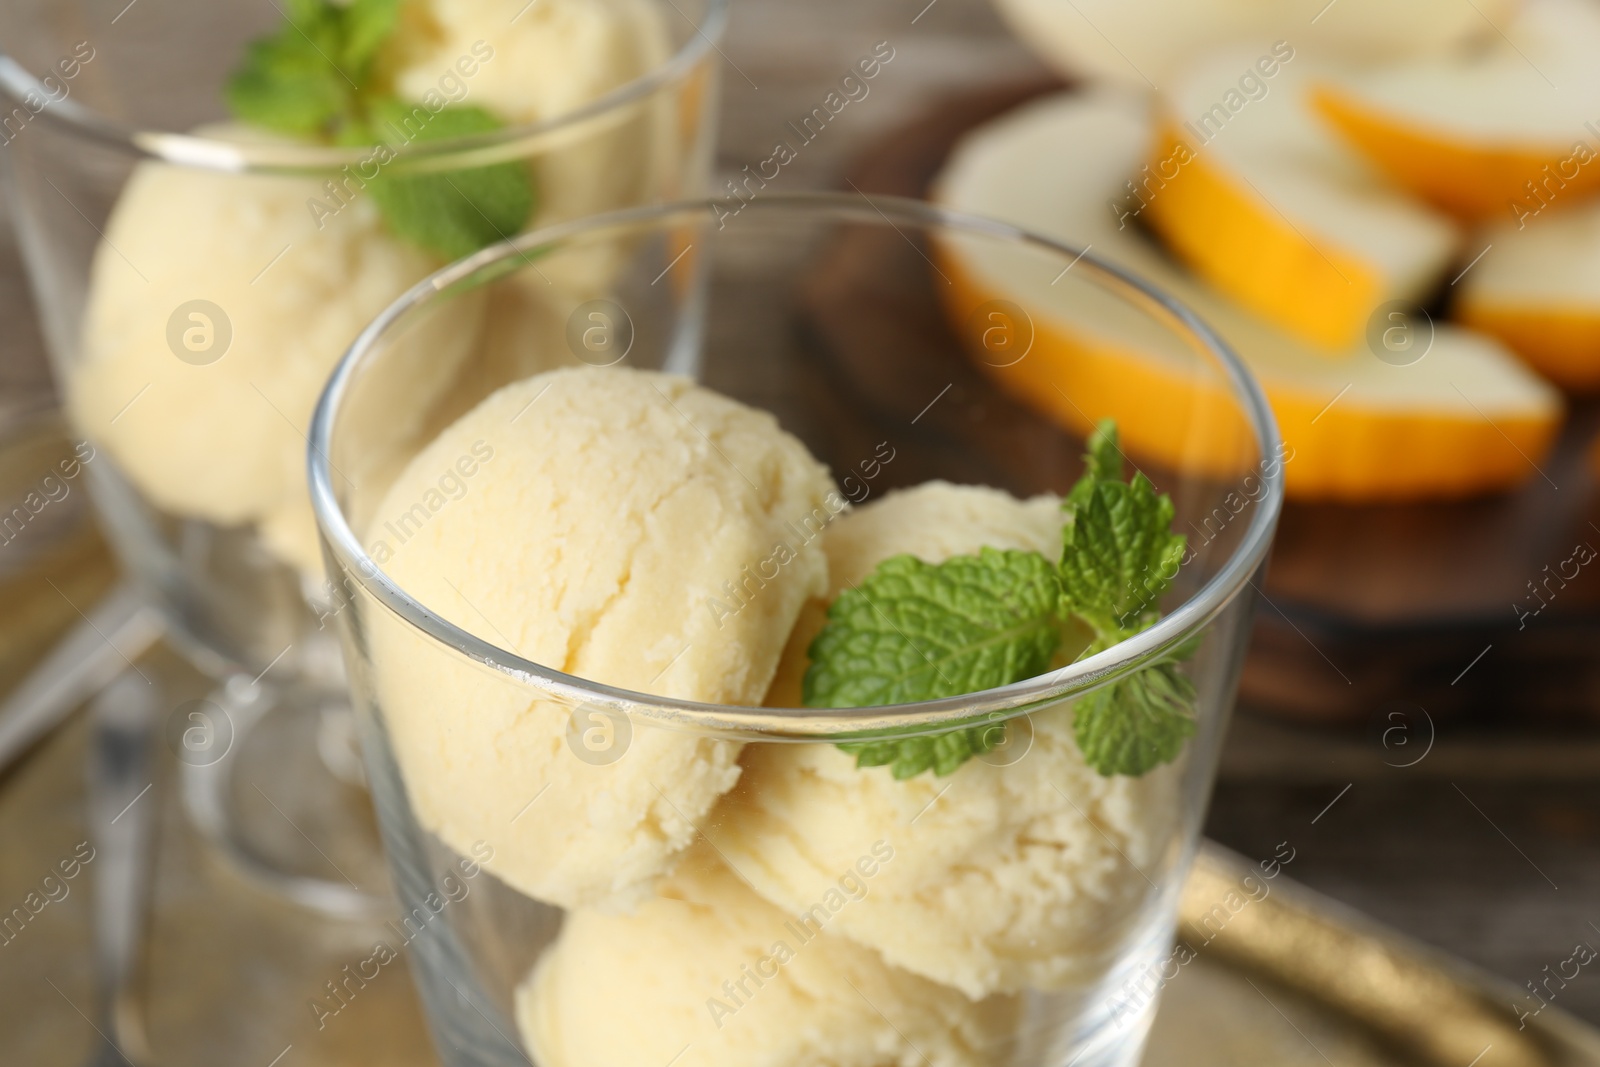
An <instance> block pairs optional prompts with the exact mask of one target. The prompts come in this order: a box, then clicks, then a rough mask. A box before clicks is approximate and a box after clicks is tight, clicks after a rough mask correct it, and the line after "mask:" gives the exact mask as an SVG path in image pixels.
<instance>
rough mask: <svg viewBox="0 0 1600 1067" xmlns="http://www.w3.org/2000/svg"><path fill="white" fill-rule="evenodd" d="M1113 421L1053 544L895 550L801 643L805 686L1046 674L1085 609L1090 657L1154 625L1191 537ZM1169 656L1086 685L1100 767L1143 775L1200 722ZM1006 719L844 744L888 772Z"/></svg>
mask: <svg viewBox="0 0 1600 1067" xmlns="http://www.w3.org/2000/svg"><path fill="white" fill-rule="evenodd" d="M1121 476H1122V453H1121V451H1120V450H1119V449H1118V447H1117V428H1116V424H1115V423H1113V422H1111V421H1109V420H1108V421H1106V422H1102V423H1101V424H1100V425H1099V426H1098V427H1097V428H1096V429H1095V432H1094V433H1093V434H1092V435H1091V436H1090V438H1089V442H1088V453H1087V454H1086V455H1085V456H1084V473H1083V476H1082V477H1081V478H1080V479H1079V480H1078V482H1077V484H1075V485H1074V486H1073V487H1072V489H1071V490H1070V491H1069V492H1068V494H1067V496H1066V498H1065V499H1063V501H1062V512H1063V516H1064V519H1065V523H1064V526H1063V528H1062V535H1061V536H1062V554H1061V559H1060V561H1059V562H1058V563H1051V561H1049V560H1048V559H1046V558H1045V557H1044V556H1043V555H1040V554H1039V553H1037V552H1018V551H999V550H997V549H993V548H984V549H982V550H980V551H979V552H978V554H977V555H968V556H953V557H951V558H950V559H947V560H945V561H944V562H943V563H939V564H929V563H924V562H922V561H921V560H918V559H916V558H914V557H912V556H894V557H892V558H890V559H886V560H884V561H883V562H882V563H880V564H878V566H877V569H875V570H874V571H873V572H872V574H871V575H869V576H868V577H867V579H866V580H865V581H863V582H862V583H861V585H860V586H858V587H856V588H853V589H850V590H848V591H846V592H844V593H842V594H840V596H839V598H838V599H837V600H836V601H835V602H834V603H833V605H832V606H831V607H829V609H828V621H827V624H826V625H825V626H824V627H823V628H822V631H821V632H820V633H819V634H818V635H817V637H816V639H815V640H813V641H812V643H811V647H810V649H809V650H808V651H809V653H810V656H811V665H810V667H809V668H808V669H807V671H806V677H805V682H804V687H803V690H804V700H805V703H806V704H807V705H808V706H810V707H828V708H851V707H866V706H869V705H879V704H899V703H906V702H910V701H919V700H933V699H938V698H941V697H951V696H960V695H962V694H964V693H973V692H978V691H980V690H983V689H992V688H996V687H998V686H1002V685H1009V684H1011V683H1013V682H1019V681H1022V680H1024V679H1026V678H1031V677H1034V676H1035V675H1038V674H1042V673H1044V672H1045V671H1046V670H1048V669H1049V667H1050V664H1051V661H1052V660H1053V659H1054V658H1055V656H1056V655H1057V653H1058V652H1059V650H1060V647H1061V643H1062V640H1063V633H1064V632H1065V631H1066V630H1067V628H1068V627H1069V626H1071V625H1073V622H1072V620H1073V619H1078V620H1081V622H1082V623H1083V624H1086V625H1088V626H1089V627H1090V628H1091V629H1092V630H1093V631H1094V639H1093V640H1092V641H1091V642H1090V643H1089V646H1088V648H1086V649H1085V650H1084V653H1083V655H1090V654H1092V653H1095V652H1100V651H1103V650H1104V649H1107V648H1110V647H1112V646H1113V645H1115V644H1117V643H1118V642H1119V641H1123V640H1125V639H1127V638H1129V637H1131V636H1133V635H1134V634H1136V633H1139V632H1140V631H1142V630H1144V629H1147V628H1148V627H1150V626H1152V625H1154V624H1155V622H1156V621H1157V620H1158V619H1159V618H1160V617H1161V615H1160V611H1159V609H1158V608H1157V606H1156V605H1157V602H1158V601H1159V599H1160V596H1161V594H1162V593H1164V592H1165V591H1166V590H1167V589H1168V588H1169V587H1170V586H1171V584H1172V579H1173V577H1174V576H1175V575H1176V574H1177V571H1178V566H1179V564H1180V562H1181V560H1182V556H1183V549H1184V544H1185V538H1184V537H1183V535H1181V534H1175V533H1173V532H1172V520H1173V506H1172V500H1171V498H1170V497H1168V496H1166V495H1165V494H1158V493H1157V492H1156V490H1155V486H1153V485H1152V484H1151V483H1150V480H1149V479H1148V478H1146V477H1145V476H1144V475H1143V474H1140V473H1135V474H1134V476H1133V478H1132V479H1130V480H1129V481H1126V482H1124V481H1122V480H1121ZM1194 648H1195V642H1192V641H1191V642H1186V643H1185V644H1184V645H1183V646H1182V647H1181V648H1180V649H1176V650H1173V651H1171V652H1169V653H1168V654H1167V656H1166V658H1165V659H1164V660H1163V661H1161V662H1158V663H1156V664H1153V665H1151V666H1148V667H1146V668H1144V669H1142V670H1140V671H1138V672H1137V673H1135V674H1132V675H1129V676H1127V677H1125V678H1122V679H1120V680H1119V681H1117V682H1115V683H1113V684H1112V685H1110V686H1107V687H1106V688H1104V689H1101V690H1098V691H1096V692H1094V693H1091V694H1089V695H1088V696H1086V697H1083V698H1081V699H1080V700H1079V701H1078V703H1077V707H1076V710H1075V714H1074V721H1073V733H1074V738H1075V740H1076V741H1077V744H1078V747H1079V749H1080V750H1081V751H1082V752H1083V755H1084V759H1085V760H1086V761H1087V762H1088V763H1089V765H1090V766H1092V767H1094V768H1095V769H1096V770H1097V771H1099V772H1100V773H1101V774H1104V775H1113V774H1129V775H1140V774H1144V773H1145V772H1147V771H1149V770H1150V769H1151V768H1153V767H1156V766H1159V765H1160V764H1162V763H1166V762H1168V761H1169V760H1172V759H1174V758H1175V757H1176V756H1177V755H1178V753H1180V752H1181V751H1182V750H1183V746H1184V743H1185V742H1186V741H1187V740H1188V738H1190V737H1191V736H1193V734H1194V731H1195V721H1194V711H1193V708H1194V700H1195V691H1194V686H1193V685H1192V684H1191V683H1190V682H1189V680H1188V679H1187V678H1185V677H1184V676H1183V675H1182V674H1181V673H1179V671H1178V668H1177V665H1176V663H1175V662H1174V661H1175V660H1177V659H1182V658H1187V657H1188V656H1189V655H1192V654H1193V652H1194ZM1005 729H1006V727H1005V724H1004V723H997V722H983V723H979V724H974V725H961V726H957V727H955V728H952V729H949V730H946V731H945V732H943V733H938V734H934V735H928V736H916V737H905V736H895V735H894V734H893V733H891V734H890V735H889V736H880V737H874V738H872V739H871V740H867V741H844V742H839V747H840V748H841V749H843V750H844V751H845V752H848V753H850V754H852V755H854V756H855V757H856V766H858V767H880V766H888V767H889V768H890V771H891V773H892V774H893V775H894V777H896V778H910V777H913V776H915V775H918V774H921V773H922V772H923V771H926V770H932V771H933V772H934V773H935V774H937V775H941V776H943V775H948V774H951V773H953V772H954V771H955V770H956V768H958V767H960V766H961V765H962V764H963V763H965V762H966V761H967V760H968V759H970V758H971V757H973V756H974V755H979V754H982V753H984V752H988V751H989V750H991V749H993V748H994V747H995V746H996V745H998V744H999V743H1000V742H1001V741H1002V740H1003V739H1004V738H1005Z"/></svg>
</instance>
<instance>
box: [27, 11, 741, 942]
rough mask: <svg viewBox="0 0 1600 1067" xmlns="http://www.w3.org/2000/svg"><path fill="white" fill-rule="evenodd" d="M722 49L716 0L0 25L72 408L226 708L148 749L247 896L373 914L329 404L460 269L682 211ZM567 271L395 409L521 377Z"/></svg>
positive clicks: (107, 493) (32, 254)
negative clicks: (419, 304)
mask: <svg viewBox="0 0 1600 1067" xmlns="http://www.w3.org/2000/svg"><path fill="white" fill-rule="evenodd" d="M112 16H115V17H114V18H113V17H112ZM725 16H726V8H725V4H724V2H723V0H703V2H702V0H696V2H694V3H687V4H684V3H677V2H667V3H662V2H660V0H541V3H539V4H537V5H533V4H528V3H526V2H525V0H517V2H512V0H482V2H477V3H471V4H452V3H447V2H440V0H404V2H403V3H399V4H394V3H381V2H380V3H373V2H369V0H359V2H356V3H349V4H345V3H329V2H324V0H296V2H295V3H291V4H288V5H278V4H265V5H258V4H242V3H216V2H212V0H204V2H201V0H183V2H180V3H177V4H162V5H156V6H149V5H129V7H128V9H127V10H124V11H122V12H121V13H120V14H119V13H117V12H115V11H112V12H109V13H107V12H106V11H104V10H103V9H102V8H100V7H98V6H97V5H93V4H80V3H77V2H75V0H74V2H67V3H61V2H56V0H49V2H44V0H22V2H19V3H17V4H12V5H8V8H7V10H6V11H5V12H4V13H0V40H3V41H4V49H5V52H4V54H0V99H3V100H4V101H5V108H4V110H5V112H6V122H7V124H6V126H5V128H4V130H3V131H0V138H3V139H4V140H5V142H6V144H5V152H4V160H3V162H4V166H5V176H6V178H7V185H8V192H9V194H10V196H11V204H12V208H13V210H12V215H13V217H14V218H15V220H16V223H17V228H18V231H19V236H20V239H21V244H22V247H23V251H24V253H25V256H26V259H27V263H28V267H29V270H30V274H31V277H32V281H33V285H34V290H35V293H36V295H37V297H38V304H39V310H40V317H41V320H42V322H43V324H44V327H45V332H46V335H47V338H48V340H49V342H50V347H51V350H52V355H53V358H54V364H55V369H56V372H57V379H58V382H59V384H60V389H61V393H62V395H63V398H64V401H65V404H66V407H67V409H68V413H69V416H70V418H71V421H72V423H73V425H74V428H75V430H76V431H77V432H78V433H79V434H81V435H83V437H84V438H86V439H87V440H88V441H89V442H90V443H91V444H92V445H93V446H94V448H93V454H94V455H95V457H96V458H95V459H94V461H93V462H92V463H89V464H87V465H86V469H87V470H88V472H89V479H90V482H91V487H92V491H93V494H94V498H95V501H96V503H97V505H98V506H99V510H100V511H101V513H102V514H103V516H104V519H105V525H106V527H107V531H108V533H109V535H110V540H111V541H112V543H113V545H114V546H115V548H116V549H117V551H118V554H119V555H120V557H121V559H122V561H123V563H124V565H125V567H126V569H127V570H128V571H129V572H130V574H131V576H132V577H133V578H134V579H135V580H136V581H137V582H138V583H139V584H140V585H141V586H142V587H144V589H146V590H147V591H148V592H149V593H150V594H151V596H152V598H153V599H154V600H155V601H156V602H157V603H158V604H159V606H160V607H161V609H162V612H163V615H164V617H165V620H166V624H167V628H168V631H169V632H170V633H171V634H172V635H173V636H174V638H175V639H176V640H177V641H178V643H179V644H180V645H182V647H183V648H184V649H185V651H186V652H187V653H188V654H189V655H190V657H191V658H192V659H193V660H194V661H195V663H196V664H197V665H199V666H200V667H201V668H202V669H204V670H206V671H207V672H208V673H210V674H212V675H213V676H215V677H216V678H217V679H218V681H219V682H220V683H222V684H221V685H220V686H219V688H218V690H217V692H216V693H215V694H213V696H212V697H211V698H210V699H209V700H208V701H206V702H204V703H203V704H201V705H197V706H195V707H192V708H184V709H174V711H173V714H172V716H171V721H170V723H169V726H170V729H169V730H168V731H167V732H168V739H169V741H170V742H171V744H172V747H173V749H174V751H175V752H176V754H177V755H178V757H179V759H180V761H181V763H182V771H183V783H184V796H185V799H186V801H187V802H188V807H189V810H190V812H191V814H192V815H193V816H194V817H195V819H196V820H197V822H198V823H199V825H200V826H201V828H202V829H203V830H205V831H206V832H207V834H208V835H209V836H210V837H211V838H212V840H213V841H214V842H215V843H217V844H218V845H219V846H220V847H221V849H222V850H223V851H224V853H225V854H226V855H228V856H230V857H231V858H232V859H234V860H235V861H236V862H237V864H238V865H239V866H240V867H241V868H243V869H244V870H245V871H246V872H248V873H249V874H251V875H253V876H254V877H255V878H256V879H258V880H259V881H261V882H263V883H265V884H267V885H270V886H271V887H273V888H275V889H277V890H280V891H282V892H285V893H288V894H289V895H291V896H293V897H295V898H296V899H299V900H301V901H302V902H304V903H307V904H310V905H313V906H316V907H318V908H321V909H323V910H327V911H331V912H336V913H344V914H351V913H368V914H370V913H372V912H373V911H374V910H375V909H381V908H383V907H386V906H387V903H386V899H385V897H386V894H385V893H384V889H383V881H384V878H383V873H382V860H381V856H380V854H379V850H378V849H377V847H376V843H375V840H374V833H373V829H372V827H371V817H370V814H369V813H368V812H369V806H368V805H367V803H366V801H365V798H364V796H363V795H362V794H361V792H360V788H359V780H360V775H361V767H360V760H359V757H358V755H357V754H356V750H355V747H354V742H353V730H352V729H351V728H350V725H349V724H350V718H349V715H348V710H347V702H346V697H345V686H344V682H343V678H342V665H341V661H340V657H339V655H338V650H337V645H336V642H335V641H334V640H333V639H332V634H331V630H330V629H329V626H328V624H329V621H330V620H331V617H332V616H331V612H332V610H333V606H332V603H331V602H330V599H329V595H328V593H329V590H328V587H327V585H326V583H325V580H324V575H323V574H322V563H321V558H320V552H319V549H318V547H317V538H316V531H315V525H314V522H313V520H312V517H311V512H310V505H309V501H308V499H307V497H306V492H305V483H304V470H303V468H304V463H303V452H304V448H305V434H306V432H307V430H308V427H309V420H310V414H311V408H312V406H313V404H314V402H315V400H316V396H317V394H318V392H319V391H320V389H321V387H322V384H323V382H324V381H325V379H326V377H327V374H328V372H329V371H330V370H331V369H332V367H333V365H334V363H335V362H336V361H337V359H338V357H339V355H340V353H342V352H343V350H344V349H345V347H346V346H348V344H349V343H350V341H351V340H352V338H353V337H354V335H355V334H356V332H357V331H358V330H359V329H360V328H361V326H362V325H364V324H365V323H366V321H368V320H369V319H370V318H371V317H372V315H374V314H376V313H377V312H378V311H379V310H380V309H381V308H382V307H383V306H384V305H385V304H387V303H388V302H389V301H391V300H393V299H394V298H395V297H397V296H398V295H399V294H401V293H402V292H404V291H405V290H406V289H407V288H408V287H409V286H410V285H412V284H414V283H415V282H416V281H417V280H418V279H420V278H422V277H424V276H426V275H427V274H428V273H429V272H431V271H433V270H435V269H437V268H439V267H440V266H442V265H443V264H445V263H447V262H448V261H450V260H451V259H454V258H456V257H457V256H459V255H461V254H464V251H465V250H468V249H470V248H472V247H481V246H482V245H483V244H486V243H490V242H492V241H495V240H498V239H500V238H501V237H504V236H507V235H509V234H514V233H516V232H519V231H520V230H522V229H524V228H532V227H534V226H539V225H548V224H550V223H553V222H556V221H560V220H563V219H568V218H573V217H577V216H581V215H587V214H592V213H595V212H599V211H605V210H611V209H615V208H618V207H623V206H627V205H632V204H640V203H653V202H660V201H663V200H671V199H677V198H680V197H682V196H685V195H695V194H698V193H700V192H701V191H703V189H704V184H705V174H706V169H707V167H708V161H709V152H710V148H711V144H712V142H713V140H714V135H713V123H712V120H711V114H712V113H711V105H712V101H713V100H714V98H715V96H716V71H717V66H716V60H717V56H716V53H715V41H716V40H717V39H718V37H720V35H721V33H722V28H723V25H724V22H725ZM108 22H114V23H115V26H114V28H110V29H108V30H107V31H106V32H104V33H101V32H97V31H95V29H94V28H95V27H96V26H104V25H106V24H107V23H108ZM80 38H81V39H80ZM224 115H226V116H227V118H226V120H224V119H223V116H224ZM19 116H20V117H19ZM574 269H575V270H577V271H578V273H576V274H572V273H569V274H564V275H560V276H557V275H555V274H553V273H551V272H546V274H545V276H544V277H542V278H539V277H535V276H534V275H532V274H530V275H529V280H530V281H533V282H535V283H537V288H533V287H529V286H523V287H521V288H518V287H502V288H501V289H500V290H499V291H498V293H497V298H496V301H495V303H494V304H493V306H490V305H489V304H487V303H485V302H481V301H480V302H479V303H477V304H476V305H474V306H473V307H472V308H471V309H470V315H468V316H467V317H466V318H465V319H462V320H459V321H457V322H455V323H453V324H452V329H451V331H450V332H449V333H448V334H446V335H441V336H439V337H437V338H434V339H432V340H431V341H430V342H429V343H428V344H426V345H425V346H423V347H422V348H419V350H418V352H417V353H416V359H415V360H414V362H413V363H412V364H411V374H412V377H411V379H410V381H409V382H408V385H407V391H408V392H409V393H410V394H412V395H413V396H414V395H415V394H417V393H426V394H428V395H429V396H431V397H435V398H438V397H440V396H442V395H443V394H444V393H445V392H447V391H448V390H449V389H450V388H451V387H452V383H453V381H454V380H455V378H456V377H457V376H458V375H459V374H462V373H464V372H466V370H467V366H466V365H467V364H469V363H471V362H472V361H473V360H474V359H478V358H482V359H484V360H488V361H490V362H492V361H493V360H495V359H499V358H505V359H514V358H515V356H514V355H512V353H515V352H519V351H521V350H522V349H523V348H524V346H523V345H522V344H521V341H520V338H521V337H522V336H523V334H524V333H526V332H527V331H530V330H537V329H539V328H540V326H541V324H542V323H543V322H544V321H545V320H546V319H548V318H549V317H550V316H552V315H556V314H558V312H557V311H556V310H555V306H556V305H558V304H561V303H562V302H563V301H564V300H566V299H568V298H569V297H570V298H571V299H572V300H573V301H575V302H581V301H582V300H584V299H588V298H590V297H592V296H597V295H603V293H604V291H605V290H606V287H607V285H608V284H609V283H608V282H607V280H606V275H607V272H608V271H609V270H610V269H612V268H611V266H610V265H608V264H606V263H604V262H600V261H598V260H590V261H587V262H585V263H583V264H581V265H577V266H575V267H574ZM558 292H559V293H560V294H561V296H559V297H552V296H550V294H552V293H558ZM559 313H562V314H564V311H563V312H559ZM409 428H410V427H407V426H406V425H404V424H403V422H402V421H401V417H400V416H399V414H398V409H397V418H396V421H395V430H396V432H397V433H402V434H403V433H404V432H406V431H407V430H408V429H409ZM330 771H331V772H332V773H330Z"/></svg>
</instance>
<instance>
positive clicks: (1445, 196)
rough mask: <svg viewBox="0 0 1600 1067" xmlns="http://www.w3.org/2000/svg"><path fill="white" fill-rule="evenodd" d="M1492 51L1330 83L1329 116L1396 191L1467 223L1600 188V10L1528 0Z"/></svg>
mask: <svg viewBox="0 0 1600 1067" xmlns="http://www.w3.org/2000/svg"><path fill="white" fill-rule="evenodd" d="M1504 28H1505V36H1504V37H1499V36H1497V37H1495V38H1494V40H1493V41H1491V42H1490V43H1489V44H1488V45H1487V46H1486V47H1484V48H1482V49H1478V50H1474V51H1467V52H1463V53H1460V54H1456V55H1450V56H1444V57H1435V58H1432V59H1428V60H1420V61H1412V62H1408V63H1405V64H1401V65H1396V66H1393V67H1387V68H1380V69H1373V70H1368V71H1366V72H1363V73H1359V74H1347V75H1345V76H1343V77H1336V78H1331V79H1329V80H1328V81H1327V82H1326V83H1325V84H1323V85H1321V86H1320V87H1319V88H1318V89H1317V91H1316V93H1315V104H1316V107H1317V108H1318V109H1319V110H1320V111H1321V113H1322V114H1323V115H1324V116H1325V117H1326V118H1327V119H1328V120H1329V121H1330V122H1331V123H1332V124H1333V125H1334V126H1335V127H1337V128H1338V130H1339V131H1340V132H1341V133H1343V134H1344V136H1345V137H1346V138H1348V139H1349V141H1350V142H1351V143H1352V144H1353V145H1355V146H1356V147H1357V148H1359V149H1360V150H1361V151H1362V152H1363V153H1365V154H1366V155H1367V157H1368V158H1370V159H1371V160H1372V161H1373V162H1374V163H1375V164H1377V165H1378V166H1379V167H1380V168H1381V169H1382V170H1383V171H1384V172H1386V173H1387V174H1388V175H1389V177H1390V178H1392V179H1393V180H1394V181H1395V182H1396V183H1397V184H1399V185H1401V186H1402V187H1404V188H1406V189H1408V190H1410V191H1411V192H1413V193H1415V194H1416V195H1417V196H1419V197H1421V198H1423V199H1425V200H1427V201H1428V202H1430V203H1432V204H1435V205H1437V206H1438V207H1439V208H1441V209H1443V210H1445V211H1449V212H1451V213H1453V214H1455V215H1457V216H1459V217H1461V218H1464V219H1485V218H1493V217H1495V216H1497V215H1498V216H1501V217H1505V218H1512V219H1521V220H1523V221H1526V220H1527V219H1529V218H1531V217H1533V216H1536V215H1539V214H1542V213H1543V211H1544V210H1545V209H1547V208H1560V207H1562V206H1569V205H1572V204H1574V203H1575V202H1577V201H1578V200H1579V199H1581V198H1582V197H1583V195H1584V194H1585V193H1590V192H1594V191H1596V190H1600V122H1597V121H1596V120H1600V63H1596V62H1595V56H1596V55H1597V54H1600V5H1596V4H1594V3H1593V2H1592V0H1531V2H1530V3H1529V4H1528V5H1527V7H1526V8H1524V9H1523V10H1522V12H1521V13H1520V14H1519V15H1517V16H1516V17H1515V18H1514V19H1512V20H1510V21H1509V22H1507V23H1505V24H1504Z"/></svg>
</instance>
